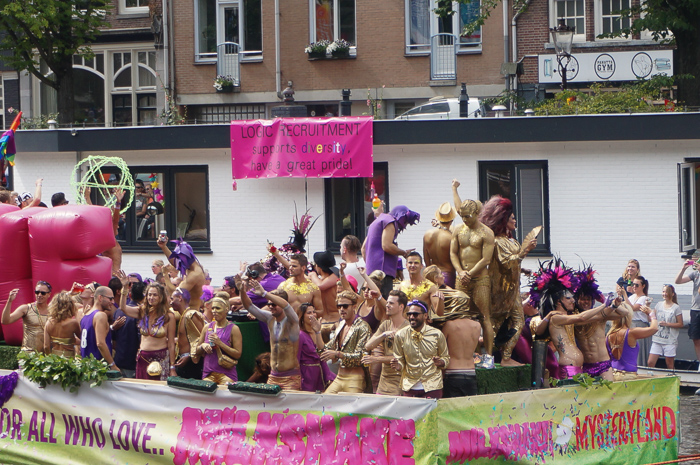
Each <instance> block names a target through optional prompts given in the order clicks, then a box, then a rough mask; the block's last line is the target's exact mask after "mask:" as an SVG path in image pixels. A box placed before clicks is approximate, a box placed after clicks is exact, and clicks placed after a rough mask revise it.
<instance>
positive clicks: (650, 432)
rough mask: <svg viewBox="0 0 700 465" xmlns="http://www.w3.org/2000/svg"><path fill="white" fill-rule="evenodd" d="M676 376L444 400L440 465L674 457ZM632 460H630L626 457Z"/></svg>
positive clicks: (608, 462) (439, 415)
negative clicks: (608, 385) (609, 384)
mask: <svg viewBox="0 0 700 465" xmlns="http://www.w3.org/2000/svg"><path fill="white" fill-rule="evenodd" d="M679 385H680V384H679V380H678V378H676V377H664V378H653V379H649V380H637V381H627V382H620V383H613V384H612V385H611V386H610V387H609V388H608V387H605V386H597V385H596V386H592V387H589V388H585V387H583V386H567V387H563V388H558V389H544V390H538V391H527V392H520V393H508V394H496V395H488V396H475V397H462V398H457V399H445V400H441V401H440V402H439V403H438V407H437V409H436V410H435V411H434V412H433V413H434V414H435V415H436V416H437V423H438V430H439V433H438V435H439V441H438V443H437V444H438V454H437V455H438V461H437V463H438V464H439V465H444V464H453V463H469V464H482V463H483V464H487V463H494V462H495V461H500V462H502V461H503V460H504V459H505V460H506V461H513V462H517V463H533V464H535V463H575V464H577V465H583V464H601V463H605V464H606V465H611V464H618V463H619V464H625V465H626V464H629V463H632V462H634V463H637V464H642V463H654V462H662V461H666V460H673V459H676V458H678V428H679V427H680V420H679V418H678V414H679V411H678V409H679V399H678V390H679ZM632 456H633V457H634V459H633V460H632V459H630V457H632Z"/></svg>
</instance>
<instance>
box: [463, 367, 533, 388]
mask: <svg viewBox="0 0 700 465" xmlns="http://www.w3.org/2000/svg"><path fill="white" fill-rule="evenodd" d="M531 379H532V366H531V365H523V366H521V367H502V366H500V365H496V368H494V369H493V370H485V369H483V368H477V369H476V384H477V391H478V393H479V394H497V393H501V392H514V391H526V390H528V389H531V387H530V382H531Z"/></svg>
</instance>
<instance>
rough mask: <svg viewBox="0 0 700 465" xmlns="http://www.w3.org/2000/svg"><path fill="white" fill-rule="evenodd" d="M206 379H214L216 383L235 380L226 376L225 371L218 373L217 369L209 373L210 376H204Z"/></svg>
mask: <svg viewBox="0 0 700 465" xmlns="http://www.w3.org/2000/svg"><path fill="white" fill-rule="evenodd" d="M204 381H213V382H215V383H216V384H227V383H233V382H234V381H233V380H232V379H231V378H229V377H228V376H226V375H225V374H223V373H217V372H216V371H212V372H211V373H209V376H207V377H206V378H204Z"/></svg>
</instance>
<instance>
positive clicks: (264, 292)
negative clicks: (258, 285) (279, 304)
mask: <svg viewBox="0 0 700 465" xmlns="http://www.w3.org/2000/svg"><path fill="white" fill-rule="evenodd" d="M266 295H267V291H263V295H261V296H260V297H262V298H263V299H264V298H265V296H266Z"/></svg>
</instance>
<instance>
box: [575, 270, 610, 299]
mask: <svg viewBox="0 0 700 465" xmlns="http://www.w3.org/2000/svg"><path fill="white" fill-rule="evenodd" d="M595 273H596V271H595V270H594V269H593V267H592V266H591V265H588V266H585V264H584V268H583V269H581V270H578V271H577V272H576V273H575V274H576V279H577V280H578V287H577V288H576V292H575V293H574V294H575V295H576V297H578V296H581V295H587V296H589V297H590V298H592V299H593V300H597V301H598V302H603V300H604V299H603V293H602V292H600V290H599V289H598V282H597V281H596V279H595Z"/></svg>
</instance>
